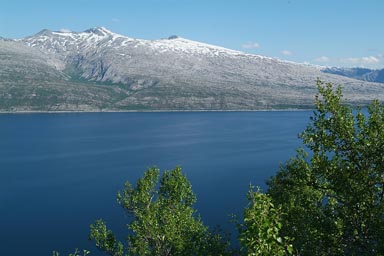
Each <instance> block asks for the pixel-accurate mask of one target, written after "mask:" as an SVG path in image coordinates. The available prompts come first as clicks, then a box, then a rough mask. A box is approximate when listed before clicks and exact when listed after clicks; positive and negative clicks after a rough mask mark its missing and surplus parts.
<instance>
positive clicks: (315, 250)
mask: <svg viewBox="0 0 384 256" xmlns="http://www.w3.org/2000/svg"><path fill="white" fill-rule="evenodd" d="M317 85H318V90H319V93H318V95H317V96H316V99H315V104H316V110H315V111H314V116H313V117H311V122H310V123H309V125H308V126H307V128H306V130H305V131H304V132H303V133H302V134H301V135H300V137H301V138H302V139H303V142H304V145H305V146H306V148H307V149H308V150H309V153H306V151H305V149H301V150H299V151H298V153H297V156H296V157H295V158H293V159H291V160H290V161H288V162H287V163H286V164H285V165H283V166H282V167H281V168H280V170H279V172H278V173H277V175H276V176H275V177H272V178H271V180H270V181H269V182H268V184H269V191H268V193H269V194H270V195H271V197H272V199H273V202H274V203H275V204H277V205H281V207H282V211H283V212H284V213H285V214H284V215H283V219H282V220H283V228H282V233H283V234H284V235H287V236H290V237H292V238H294V241H293V244H294V247H295V249H298V250H299V252H300V255H384V154H383V152H384V106H383V105H381V104H380V103H379V102H378V101H373V102H372V103H371V105H370V106H369V107H368V114H364V113H363V111H362V110H357V111H356V112H354V110H353V109H352V108H351V107H348V106H346V105H343V100H342V93H341V88H340V87H337V88H336V89H335V87H334V85H332V84H331V83H327V84H324V83H323V82H321V81H318V82H317Z"/></svg>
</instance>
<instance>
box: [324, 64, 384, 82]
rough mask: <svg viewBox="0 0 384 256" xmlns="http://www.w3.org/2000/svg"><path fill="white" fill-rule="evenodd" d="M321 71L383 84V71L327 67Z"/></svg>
mask: <svg viewBox="0 0 384 256" xmlns="http://www.w3.org/2000/svg"><path fill="white" fill-rule="evenodd" d="M322 71H323V72H325V73H329V74H335V75H340V76H346V77H349V78H354V79H358V80H362V81H368V82H376V83H384V69H369V68H338V67H330V68H329V67H328V68H324V69H322Z"/></svg>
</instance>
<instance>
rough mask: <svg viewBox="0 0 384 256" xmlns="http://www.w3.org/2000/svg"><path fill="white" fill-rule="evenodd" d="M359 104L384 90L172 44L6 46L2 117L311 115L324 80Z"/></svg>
mask: <svg viewBox="0 0 384 256" xmlns="http://www.w3.org/2000/svg"><path fill="white" fill-rule="evenodd" d="M317 78H320V79H322V80H324V81H327V82H333V83H336V84H341V85H343V87H344V94H345V95H346V97H347V98H348V100H349V101H351V102H358V103H364V102H366V101H370V100H372V99H373V98H379V99H384V90H383V89H384V85H383V84H376V83H369V82H365V81H359V80H356V79H350V78H347V77H343V76H339V75H334V74H329V73H324V72H322V71H321V69H320V68H318V67H314V66H309V65H304V64H297V63H293V62H287V61H282V60H278V59H274V58H268V57H264V56H259V55H252V54H246V53H243V52H239V51H233V50H229V49H225V48H222V47H218V46H213V45H209V44H204V43H200V42H195V41H191V40H188V39H184V38H180V37H177V36H171V37H169V38H167V39H160V40H140V39H133V38H129V37H126V36H122V35H119V34H115V33H113V32H111V31H109V30H107V29H105V28H102V27H99V28H93V29H89V30H86V31H84V32H79V33H77V32H54V31H49V30H43V31H41V32H39V33H37V34H36V35H34V36H30V37H26V38H23V39H19V40H5V39H0V110H2V111H58V110H60V111H74V110H75V111H109V110H256V109H281V108H308V107H310V106H311V105H312V103H313V96H314V94H315V92H316V86H315V84H316V79H317Z"/></svg>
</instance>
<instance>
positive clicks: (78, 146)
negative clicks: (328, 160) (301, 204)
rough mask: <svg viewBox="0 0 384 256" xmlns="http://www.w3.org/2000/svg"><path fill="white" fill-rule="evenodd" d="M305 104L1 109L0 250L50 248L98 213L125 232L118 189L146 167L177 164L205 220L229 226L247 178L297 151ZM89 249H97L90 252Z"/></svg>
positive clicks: (78, 232)
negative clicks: (167, 109) (233, 108)
mask: <svg viewBox="0 0 384 256" xmlns="http://www.w3.org/2000/svg"><path fill="white" fill-rule="evenodd" d="M310 114H311V113H310V112H307V111H300V112H196V113H194V112H191V113H87V114H85V113H81V114H72V113H71V114H22V115H0V230H1V231H0V254H1V255H51V252H52V251H53V250H59V251H61V252H62V253H63V255H64V253H69V252H70V250H73V249H74V248H82V249H89V250H91V251H92V252H95V251H96V249H95V248H94V246H93V243H92V242H89V241H88V240H87V236H88V228H89V224H90V223H92V222H93V221H94V220H96V219H98V218H103V219H105V220H106V222H107V224H108V225H109V226H110V228H111V229H113V230H114V231H116V232H117V233H118V234H119V237H121V238H122V237H124V236H125V232H124V228H125V227H124V226H125V225H124V223H126V222H127V219H126V217H125V216H124V212H123V210H122V209H121V208H120V207H119V206H118V205H117V203H116V193H117V191H118V190H119V189H121V188H122V187H123V183H124V182H125V181H126V180H129V181H131V182H135V181H136V179H138V178H139V177H140V176H141V175H142V173H143V171H144V170H145V169H146V168H147V167H150V166H153V165H156V166H158V167H159V168H161V169H162V170H163V169H171V168H173V167H175V166H177V165H180V166H182V168H183V171H184V172H185V173H186V175H187V176H188V178H189V180H190V181H191V183H192V186H193V190H194V192H195V193H196V194H197V199H198V203H197V204H196V208H197V209H198V211H199V212H200V214H201V215H202V218H203V221H204V222H205V223H206V224H208V225H210V226H215V225H217V224H220V225H221V226H222V227H223V229H225V230H227V231H232V229H233V228H234V227H233V225H232V224H231V223H229V220H230V217H229V215H230V214H232V213H235V214H241V212H242V209H243V207H244V206H245V204H246V200H245V194H246V192H247V188H248V185H249V184H250V183H252V184H254V185H259V186H261V187H263V188H265V183H264V182H265V180H266V179H268V178H269V177H270V176H271V175H273V174H274V173H275V172H276V170H277V169H278V166H279V164H280V163H283V162H284V161H286V160H287V159H288V158H289V157H291V156H294V155H295V149H296V148H297V147H299V146H300V140H299V139H297V134H298V133H299V132H301V131H302V130H304V128H305V126H306V124H307V122H308V118H309V116H310ZM92 255H96V254H93V253H92Z"/></svg>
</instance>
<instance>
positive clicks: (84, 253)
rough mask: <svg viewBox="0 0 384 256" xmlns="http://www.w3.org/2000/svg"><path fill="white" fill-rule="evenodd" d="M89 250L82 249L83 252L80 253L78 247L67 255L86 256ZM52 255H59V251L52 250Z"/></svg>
mask: <svg viewBox="0 0 384 256" xmlns="http://www.w3.org/2000/svg"><path fill="white" fill-rule="evenodd" d="M89 253H90V252H89V251H87V250H83V254H81V253H80V251H79V249H76V250H75V252H74V253H70V254H69V255H68V256H86V255H89ZM52 256H60V253H59V252H56V251H54V252H53V253H52Z"/></svg>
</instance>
